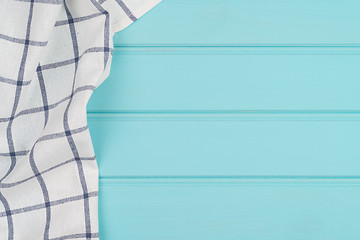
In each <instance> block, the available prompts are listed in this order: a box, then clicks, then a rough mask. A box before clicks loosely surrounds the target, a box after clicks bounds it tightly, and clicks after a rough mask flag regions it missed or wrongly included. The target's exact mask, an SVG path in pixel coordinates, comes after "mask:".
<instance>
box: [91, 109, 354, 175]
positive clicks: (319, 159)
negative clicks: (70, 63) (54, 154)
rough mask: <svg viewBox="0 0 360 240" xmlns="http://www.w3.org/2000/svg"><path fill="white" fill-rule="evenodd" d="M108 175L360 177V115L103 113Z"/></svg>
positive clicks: (94, 130)
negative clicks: (359, 144)
mask: <svg viewBox="0 0 360 240" xmlns="http://www.w3.org/2000/svg"><path fill="white" fill-rule="evenodd" d="M88 124H89V127H90V134H91V136H92V139H93V143H94V148H95V154H96V156H97V159H98V162H99V168H100V175H101V176H102V177H111V176H193V175H196V176H207V175H211V176H213V175H215V176H263V175H265V176H284V175H285V176H359V174H360V171H359V169H360V162H359V161H358V159H359V158H360V151H359V146H358V143H359V142H360V118H359V114H348V115H347V114H333V115H332V114H330V115H329V114H326V113H324V114H311V113H308V114H295V113H294V114H279V113H275V114H256V113H254V114H251V113H248V114H246V113H244V114H241V113H239V114H236V113H233V114H224V115H221V114H198V115H197V114H138V115H137V114H128V115H127V114H110V115H106V114H98V115H96V114H95V115H90V117H89V121H88Z"/></svg>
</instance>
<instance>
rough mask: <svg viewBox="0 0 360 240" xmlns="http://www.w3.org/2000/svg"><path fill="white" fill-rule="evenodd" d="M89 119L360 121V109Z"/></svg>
mask: <svg viewBox="0 0 360 240" xmlns="http://www.w3.org/2000/svg"><path fill="white" fill-rule="evenodd" d="M88 119H89V120H95V121H96V119H106V120H116V121H123V120H124V121H131V120H145V121H146V120H164V119H165V120H169V121H171V120H187V119H191V120H197V119H198V120H215V121H216V120H229V121H231V120H238V121H241V120H245V121H246V120H285V121H286V120H289V121H291V120H296V121H298V120H301V121H307V120H308V121H316V120H319V121H359V120H360V112H359V111H256V110H255V111H250V110H249V111H245V110H244V111H229V112H226V111H219V112H217V111H214V112H211V111H204V112H201V111H198V112H197V111H193V112H190V111H189V112H186V111H184V112H181V111H174V112H170V111H169V112H167V111H159V112H155V111H154V112H151V111H149V112H146V111H144V112H132V113H131V112H88Z"/></svg>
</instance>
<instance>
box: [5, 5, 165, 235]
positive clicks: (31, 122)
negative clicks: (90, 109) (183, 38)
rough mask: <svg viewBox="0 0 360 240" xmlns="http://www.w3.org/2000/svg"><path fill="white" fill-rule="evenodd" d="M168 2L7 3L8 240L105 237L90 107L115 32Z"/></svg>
mask: <svg viewBox="0 0 360 240" xmlns="http://www.w3.org/2000/svg"><path fill="white" fill-rule="evenodd" d="M159 2H160V0H123V1H121V0H105V1H104V0H98V1H96V0H66V1H65V2H64V1H63V0H1V1H0V240H7V239H8V240H25V239H26V240H32V239H34V240H38V239H96V238H99V232H98V166H97V162H96V159H95V155H94V151H93V146H92V142H91V138H90V135H89V130H88V126H87V118H86V104H87V102H88V100H89V98H90V96H91V94H92V93H93V91H94V90H95V88H96V87H97V86H99V85H100V84H101V82H102V81H103V80H104V79H105V78H107V77H108V75H109V71H110V65H111V59H112V53H113V41H112V38H113V35H114V33H115V32H117V31H120V30H122V29H124V28H125V27H127V26H128V25H130V24H131V23H132V22H134V21H135V20H137V19H138V18H139V17H141V16H142V15H143V14H144V13H146V12H147V11H149V10H150V9H151V8H153V7H154V6H155V5H157V4H158V3H159Z"/></svg>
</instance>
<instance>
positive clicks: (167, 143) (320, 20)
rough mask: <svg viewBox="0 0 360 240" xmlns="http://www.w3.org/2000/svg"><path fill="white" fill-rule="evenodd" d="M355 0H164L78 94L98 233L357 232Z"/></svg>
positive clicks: (259, 236)
mask: <svg viewBox="0 0 360 240" xmlns="http://www.w3.org/2000/svg"><path fill="white" fill-rule="evenodd" d="M359 12H360V2H359V1H355V0H344V1H332V0H331V1H329V0H326V1H325V0H316V1H310V0H305V1H300V0H290V1H289V0H270V1H269V0H254V1H245V0H208V1H200V0H183V1H176V0H163V2H162V3H160V4H159V5H158V6H156V7H155V8H154V9H153V10H151V11H150V12H149V13H147V14H146V15H145V16H143V17H142V18H140V19H139V20H138V21H137V22H135V23H134V24H132V25H131V26H129V27H128V28H127V29H125V30H124V31H121V32H120V33H118V34H116V36H115V39H114V42H115V45H116V47H115V53H114V59H113V63H112V69H111V74H110V77H109V78H108V79H107V80H106V81H105V82H104V83H103V84H102V85H101V86H100V87H99V88H98V89H97V90H96V91H95V93H94V95H93V96H92V98H91V100H90V102H89V104H88V113H89V114H88V124H89V127H90V134H91V136H92V139H93V143H94V148H95V153H96V156H97V160H98V164H99V169H100V195H99V210H100V212H99V214H100V216H99V217H100V239H104V240H118V239H126V240H143V239H146V240H169V239H174V240H175V239H179V240H180V239H181V240H184V239H186V240H202V239H204V240H205V239H206V240H211V239H214V240H215V239H216V240H218V239H221V240H238V239H246V240H300V239H301V240H315V239H316V240H322V239H324V240H328V239H334V240H336V239H341V240H343V239H346V240H358V239H360V230H359V228H358V226H359V224H360V217H359V215H360V207H359V206H358V205H359V204H358V203H359V201H360V192H359V186H360V162H359V161H358V159H359V157H360V150H359V147H358V146H359V142H360V94H359V93H358V90H359V89H360V81H359V79H360V71H359V66H360V48H359V47H360V31H357V30H356V29H357V27H358V26H359V24H360V16H359V14H358V13H359Z"/></svg>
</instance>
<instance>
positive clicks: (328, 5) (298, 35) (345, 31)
mask: <svg viewBox="0 0 360 240" xmlns="http://www.w3.org/2000/svg"><path fill="white" fill-rule="evenodd" d="M359 10H360V2H359V1H357V0H343V1H329V0H317V1H313V0H301V1H299V0H272V1H268V0H252V1H247V0H207V1H206V3H205V2H204V1H202V0H182V1H178V0H163V2H162V3H160V4H159V5H158V6H156V7H155V8H154V9H152V10H151V11H150V12H149V13H147V14H146V15H145V16H143V17H142V18H140V19H139V20H138V21H137V22H135V23H133V25H132V26H129V27H128V28H127V29H125V30H124V31H121V32H119V33H118V34H116V36H115V39H114V42H115V44H116V45H219V44H220V45H224V44H225V45H339V44H341V45H343V44H351V45H358V44H359V41H360V32H359V31H356V29H357V28H358V26H359V25H360V17H359Z"/></svg>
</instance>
